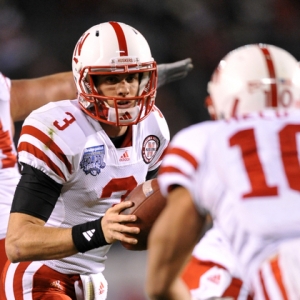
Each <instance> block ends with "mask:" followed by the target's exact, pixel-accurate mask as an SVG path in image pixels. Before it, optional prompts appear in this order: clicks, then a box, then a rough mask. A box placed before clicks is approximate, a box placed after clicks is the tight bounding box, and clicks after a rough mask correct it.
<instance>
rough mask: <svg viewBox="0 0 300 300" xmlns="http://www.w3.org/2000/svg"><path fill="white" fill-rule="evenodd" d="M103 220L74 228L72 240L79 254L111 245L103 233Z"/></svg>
mask: <svg viewBox="0 0 300 300" xmlns="http://www.w3.org/2000/svg"><path fill="white" fill-rule="evenodd" d="M101 219H102V218H100V219H97V220H95V221H91V222H87V223H84V224H79V225H75V226H73V227H72V239H73V242H74V245H75V247H76V249H77V250H78V251H79V252H82V253H84V252H86V251H89V250H92V249H95V248H99V247H101V246H105V245H109V243H107V242H106V240H105V237H104V234H103V231H102V227H101Z"/></svg>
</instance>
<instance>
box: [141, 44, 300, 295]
mask: <svg viewBox="0 0 300 300" xmlns="http://www.w3.org/2000/svg"><path fill="white" fill-rule="evenodd" d="M208 92H209V95H210V100H209V102H208V103H209V112H210V113H211V114H212V115H213V117H214V118H216V119H217V121H207V122H202V123H199V124H197V125H193V126H190V127H188V128H186V129H183V130H182V131H180V132H179V133H178V134H176V135H175V137H174V138H173V140H172V142H171V144H170V148H169V149H168V152H167V154H166V156H165V158H164V160H163V163H162V166H161V169H160V174H159V176H158V180H159V184H160V188H161V191H162V193H163V194H164V195H166V196H168V203H167V206H166V208H165V210H164V211H163V212H162V214H161V215H160V217H159V219H158V220H157V222H156V223H155V224H154V227H153V229H152V231H151V233H150V239H149V259H148V265H147V293H148V295H149V296H150V299H172V298H171V296H170V295H171V294H172V289H173V285H174V283H176V282H177V281H178V277H179V276H180V275H181V270H182V268H183V267H184V265H185V262H186V259H187V257H188V256H189V254H190V252H191V251H192V249H193V247H194V246H195V244H196V243H197V242H198V240H199V237H200V236H201V230H202V228H203V225H204V224H205V216H206V215H207V213H210V214H211V216H212V218H213V222H214V223H215V224H216V227H215V230H217V233H218V234H217V235H216V236H215V237H214V236H213V235H210V236H209V237H207V238H208V240H207V241H206V242H209V244H210V245H209V246H210V248H208V249H212V253H211V255H209V253H207V257H206V259H210V258H213V257H214V256H216V255H217V254H218V253H219V254H221V256H220V257H221V258H222V259H221V260H220V261H221V268H222V267H224V266H225V268H226V267H227V265H226V258H227V257H226V256H225V255H224V253H230V252H232V255H231V254H230V255H229V259H230V260H232V258H233V261H232V262H233V263H234V265H233V267H234V270H236V271H237V272H236V273H233V274H230V273H229V274H228V272H227V275H228V276H226V277H225V276H223V277H222V276H219V277H218V276H215V275H216V274H217V273H215V272H214V270H212V271H211V272H210V270H209V271H208V273H209V272H210V274H208V273H207V274H208V276H210V275H212V277H211V281H213V280H214V281H215V282H216V283H218V280H223V279H224V280H227V283H228V284H230V283H231V276H230V275H232V277H234V276H238V277H239V278H240V279H242V280H243V282H244V284H245V286H246V287H247V288H249V291H248V292H249V294H250V295H251V296H252V297H253V298H254V299H260V300H264V299H300V285H299V278H300V257H299V253H300V217H299V213H298V212H299V210H300V194H299V192H300V185H299V180H298V178H299V176H300V168H299V153H300V148H299V133H300V121H299V120H300V111H299V104H300V68H299V64H298V62H297V60H296V59H295V58H294V57H293V56H292V55H291V54H290V53H289V52H287V51H285V50H284V49H281V48H279V47H276V46H273V45H265V44H253V45H246V46H243V47H240V48H238V49H236V50H234V51H232V52H230V53H229V54H228V55H227V56H225V58H224V59H222V60H221V61H220V64H219V66H218V67H217V69H216V70H215V72H214V73H213V76H212V79H211V81H210V82H209V84H208ZM178 208H180V209H178ZM223 241H225V243H223ZM214 242H215V243H216V247H212V248H211V246H213V243H214ZM200 243H201V242H200ZM222 243H223V244H222ZM198 246H199V249H200V247H201V244H198ZM202 249H203V248H202ZM196 253H197V248H196V250H194V257H195V259H198V257H197V256H196V255H195V254H196ZM198 260H199V259H198ZM222 261H223V263H222ZM212 262H213V263H214V262H215V261H214V260H212ZM212 265H213V264H212ZM225 271H226V269H225ZM227 271H231V269H227ZM200 275H201V274H200ZM204 276H205V274H204ZM208 276H206V277H208ZM197 280H198V282H196V281H197ZM202 280H203V281H204V282H205V281H207V278H203V276H200V277H199V274H198V275H197V272H196V273H195V285H194V286H195V289H192V293H191V294H192V295H187V296H186V298H182V299H191V297H192V296H193V297H194V299H205V297H211V295H212V294H209V293H208V289H211V288H212V285H210V286H208V285H206V288H207V293H206V294H205V293H204V292H205V291H204V290H202V292H203V293H202V294H200V293H198V292H200V291H201V284H202ZM197 285H198V291H197ZM223 285H224V284H223ZM215 286H216V285H215ZM220 286H221V285H220ZM227 295H228V294H227ZM222 296H223V295H222ZM228 296H230V295H228ZM231 296H232V298H234V299H240V298H239V296H238V297H237V298H236V296H234V295H231Z"/></svg>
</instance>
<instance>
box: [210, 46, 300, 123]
mask: <svg viewBox="0 0 300 300" xmlns="http://www.w3.org/2000/svg"><path fill="white" fill-rule="evenodd" d="M208 93H209V96H208V97H207V99H206V105H207V107H208V111H209V113H210V115H211V117H212V119H224V118H225V119H228V118H230V117H233V116H236V115H241V114H247V113H250V112H254V111H260V110H263V109H265V108H267V107H273V108H276V107H283V108H289V107H300V67H299V63H298V61H297V60H296V59H295V58H294V57H293V56H292V55H291V54H290V53H289V52H287V51H286V50H283V49H281V48H279V47H276V46H272V45H266V44H252V45H246V46H242V47H240V48H237V49H236V50H233V51H231V52H230V53H228V54H227V55H226V56H225V57H224V58H223V59H222V60H221V61H220V63H219V65H218V67H217V68H216V70H215V71H214V73H213V75H212V77H211V81H210V82H209V83H208Z"/></svg>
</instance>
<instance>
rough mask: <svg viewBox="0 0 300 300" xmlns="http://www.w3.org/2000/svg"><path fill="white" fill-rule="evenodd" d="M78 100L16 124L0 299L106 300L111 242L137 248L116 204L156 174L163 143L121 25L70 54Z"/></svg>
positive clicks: (141, 42)
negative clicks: (16, 168) (16, 167)
mask: <svg viewBox="0 0 300 300" xmlns="http://www.w3.org/2000/svg"><path fill="white" fill-rule="evenodd" d="M72 62H73V66H72V68H73V75H74V78H75V83H76V86H77V90H78V99H76V100H65V101H60V102H56V103H50V104H48V105H45V106H43V107H42V108H40V109H37V110H35V111H34V112H32V113H31V114H30V115H29V117H28V118H27V119H26V120H25V122H24V124H23V127H22V131H21V136H20V139H19V143H18V155H19V161H20V163H21V165H22V176H21V179H20V182H19V183H18V185H17V188H16V192H15V196H14V200H13V204H12V209H11V214H10V219H9V225H8V231H7V237H6V251H7V255H8V258H9V260H10V261H11V262H13V263H9V262H8V263H7V265H6V267H5V270H4V272H3V274H2V280H1V287H0V299H27V298H28V297H29V298H31V297H32V298H39V299H44V298H47V299H76V297H77V299H105V298H106V294H107V284H106V281H105V278H104V277H103V275H102V272H103V270H104V266H105V260H106V255H107V252H108V251H109V249H110V246H111V244H112V243H113V242H115V241H124V242H127V243H131V244H134V243H137V240H136V238H134V236H131V237H130V236H128V235H126V234H128V233H131V234H134V233H137V232H138V230H139V229H138V228H137V227H129V226H126V221H134V220H135V219H136V217H135V216H133V215H130V216H123V215H119V212H120V211H121V210H123V209H124V208H127V207H129V206H130V205H131V203H128V201H123V202H122V200H123V199H124V198H125V197H126V195H127V194H128V193H129V192H130V191H131V190H132V189H133V188H134V187H136V186H137V185H138V184H140V183H142V182H144V181H145V180H146V179H150V178H152V177H153V176H155V175H156V173H157V170H158V168H159V166H160V163H161V159H162V155H163V153H164V151H165V149H166V147H167V145H168V143H169V129H168V126H167V123H166V121H165V119H164V117H163V115H162V113H161V112H160V111H159V109H158V108H157V107H156V106H155V105H154V103H155V97H156V89H157V67H156V62H155V61H154V59H153V58H152V56H151V52H150V48H149V45H148V43H147V41H146V40H145V38H144V37H143V36H142V35H141V33H139V32H138V31H137V30H136V29H134V28H132V27H131V26H128V25H126V24H124V23H118V22H107V23H102V24H99V25H96V26H93V27H92V28H90V29H89V30H87V31H86V32H85V33H84V34H83V35H82V36H81V38H80V39H79V41H78V43H77V45H76V47H75V49H74V53H73V58H72Z"/></svg>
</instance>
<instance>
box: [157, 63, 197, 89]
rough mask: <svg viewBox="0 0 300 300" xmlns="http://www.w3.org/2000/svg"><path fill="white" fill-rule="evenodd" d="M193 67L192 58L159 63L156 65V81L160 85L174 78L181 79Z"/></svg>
mask: <svg viewBox="0 0 300 300" xmlns="http://www.w3.org/2000/svg"><path fill="white" fill-rule="evenodd" d="M192 69H193V64H192V59H191V58H186V59H183V60H179V61H176V62H173V63H168V64H159V65H158V66H157V72H158V82H157V87H161V86H162V85H165V84H167V83H170V82H172V81H175V80H180V79H183V78H184V77H186V76H187V74H188V73H189V72H190V71H191V70H192Z"/></svg>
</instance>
